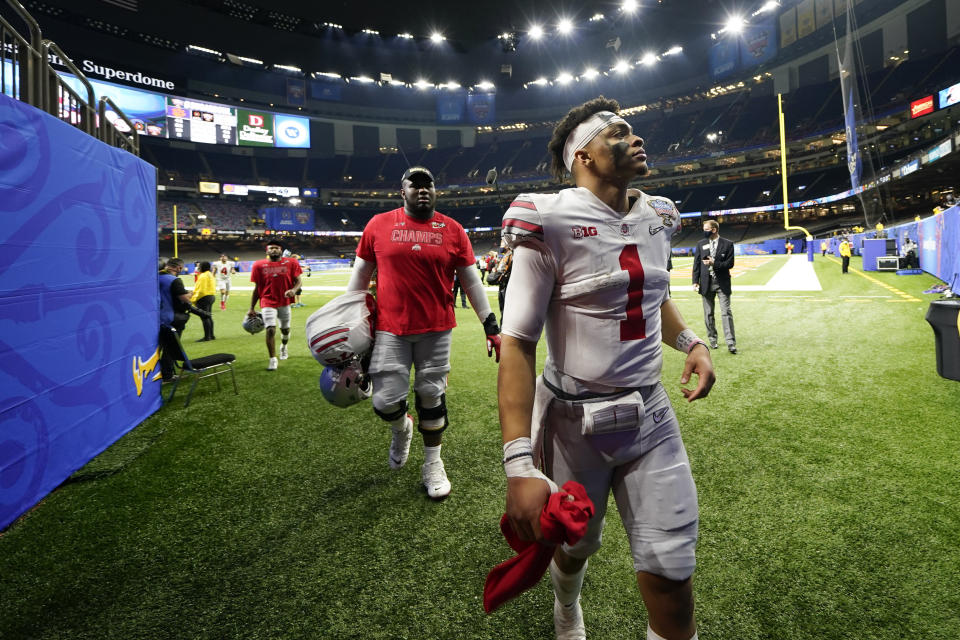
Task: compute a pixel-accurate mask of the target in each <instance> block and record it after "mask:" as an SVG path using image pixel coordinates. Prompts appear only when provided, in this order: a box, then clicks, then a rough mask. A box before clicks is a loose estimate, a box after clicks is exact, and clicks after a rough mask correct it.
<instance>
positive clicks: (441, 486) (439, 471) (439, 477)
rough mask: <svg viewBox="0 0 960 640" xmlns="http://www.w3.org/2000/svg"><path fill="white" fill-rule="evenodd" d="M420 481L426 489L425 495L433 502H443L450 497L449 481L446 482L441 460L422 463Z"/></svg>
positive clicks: (445, 473) (445, 472)
mask: <svg viewBox="0 0 960 640" xmlns="http://www.w3.org/2000/svg"><path fill="white" fill-rule="evenodd" d="M420 481H421V482H423V486H424V487H426V488H427V495H428V496H430V497H431V498H432V499H434V500H443V499H444V498H446V497H447V496H448V495H450V481H449V480H447V471H446V469H444V468H443V460H437V461H436V462H430V463H424V465H423V466H422V467H420Z"/></svg>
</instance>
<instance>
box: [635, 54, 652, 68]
mask: <svg viewBox="0 0 960 640" xmlns="http://www.w3.org/2000/svg"><path fill="white" fill-rule="evenodd" d="M656 61H657V56H656V55H654V54H652V53H645V54H643V57H642V58H640V59H639V60H638V61H637V62H639V63H640V64H645V65H647V66H648V67H649V66H651V65H652V64H653V63H655V62H656Z"/></svg>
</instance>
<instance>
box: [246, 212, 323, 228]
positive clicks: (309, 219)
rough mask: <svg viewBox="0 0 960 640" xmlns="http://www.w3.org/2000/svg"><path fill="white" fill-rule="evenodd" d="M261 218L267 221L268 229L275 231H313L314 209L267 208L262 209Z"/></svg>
mask: <svg viewBox="0 0 960 640" xmlns="http://www.w3.org/2000/svg"><path fill="white" fill-rule="evenodd" d="M259 213H260V217H262V218H263V219H264V220H266V221H267V228H268V229H273V230H274V231H312V230H313V229H314V224H313V209H304V208H295V207H266V208H264V209H260V211H259Z"/></svg>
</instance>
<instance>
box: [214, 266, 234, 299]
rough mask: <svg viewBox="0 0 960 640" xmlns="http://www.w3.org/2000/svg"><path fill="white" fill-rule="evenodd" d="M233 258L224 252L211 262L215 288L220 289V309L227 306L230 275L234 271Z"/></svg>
mask: <svg viewBox="0 0 960 640" xmlns="http://www.w3.org/2000/svg"><path fill="white" fill-rule="evenodd" d="M234 266H235V265H234V264H233V260H230V259H228V258H227V255H226V254H225V253H222V254H220V260H219V261H218V262H214V263H213V270H214V277H215V278H216V279H217V289H218V290H219V291H220V310H221V311H223V310H224V309H226V308H227V298H229V297H230V276H231V275H233V271H234Z"/></svg>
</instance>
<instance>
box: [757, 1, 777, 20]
mask: <svg viewBox="0 0 960 640" xmlns="http://www.w3.org/2000/svg"><path fill="white" fill-rule="evenodd" d="M779 8H780V3H779V2H777V0H768V2H766V3H764V5H763V6H762V7H760V8H759V9H757V10H756V11H754V12H753V15H755V16H756V15H759V14H761V13H770V12H771V11H776V10H777V9H779Z"/></svg>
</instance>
